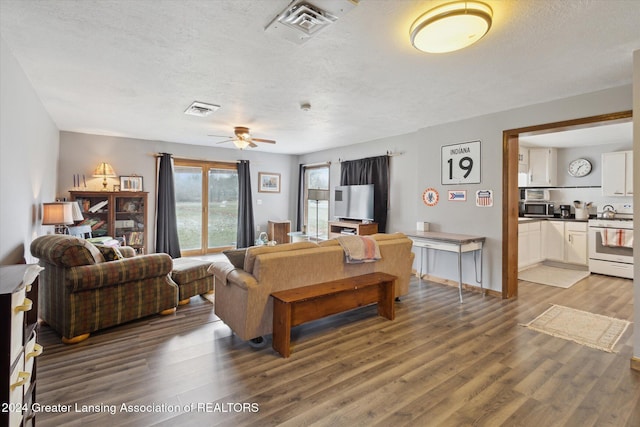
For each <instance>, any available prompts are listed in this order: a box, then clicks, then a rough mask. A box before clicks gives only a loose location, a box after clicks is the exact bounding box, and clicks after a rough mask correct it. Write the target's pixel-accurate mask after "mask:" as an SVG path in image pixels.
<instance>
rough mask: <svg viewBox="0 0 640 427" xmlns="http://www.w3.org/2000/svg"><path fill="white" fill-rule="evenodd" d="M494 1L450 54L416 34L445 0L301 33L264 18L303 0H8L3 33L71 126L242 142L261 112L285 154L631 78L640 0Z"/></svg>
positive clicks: (257, 128) (366, 9)
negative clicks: (467, 42) (203, 111)
mask: <svg viewBox="0 0 640 427" xmlns="http://www.w3.org/2000/svg"><path fill="white" fill-rule="evenodd" d="M310 1H311V2H313V0H310ZM345 1H346V0H345ZM485 1H486V2H487V3H489V4H490V5H491V7H492V8H493V9H494V23H493V27H492V28H491V31H490V32H489V34H488V35H487V36H485V37H484V38H483V39H482V40H481V41H480V42H479V43H477V44H476V45H474V46H472V47H470V48H467V49H465V50H461V51H458V52H454V53H449V54H444V55H428V54H424V53H421V52H419V51H417V50H415V49H414V48H413V47H412V46H411V44H410V42H409V34H408V32H409V27H410V25H411V23H412V22H413V20H414V19H415V18H416V17H417V16H419V15H420V14H421V13H422V12H424V11H426V10H427V9H429V8H431V7H434V6H436V5H438V4H442V3H444V1H402V0H361V1H360V3H359V5H358V6H356V7H355V8H353V9H352V10H351V11H349V12H348V13H347V14H345V15H344V16H342V17H341V18H340V19H339V20H338V21H337V22H336V23H335V24H333V25H332V26H330V27H328V28H327V29H325V30H323V31H322V32H320V33H319V34H317V35H316V36H315V37H314V38H312V39H310V40H309V41H307V42H306V43H305V44H301V45H298V44H295V43H292V42H290V41H288V40H285V39H284V38H281V37H278V36H277V35H274V34H270V33H265V31H264V28H265V26H266V25H267V24H268V23H269V22H270V21H271V20H272V19H273V17H274V16H275V15H277V14H278V13H279V12H280V11H282V10H283V9H284V8H285V7H286V6H287V5H288V4H289V3H290V0H261V1H256V0H230V1H225V0H135V1H134V0H99V1H98V0H39V1H35V0H0V17H1V21H0V22H1V27H0V33H1V35H2V38H3V39H4V41H5V42H6V43H7V45H8V46H9V49H10V50H11V51H12V53H13V54H14V55H15V56H16V58H17V59H18V61H19V62H20V64H21V66H22V67H23V69H24V71H25V73H26V74H27V76H28V77H29V79H30V80H31V82H32V84H33V86H34V88H35V90H36V91H37V93H38V95H39V96H40V98H41V99H42V102H43V103H44V106H45V108H46V109H47V110H48V111H49V113H50V115H51V117H52V119H53V120H54V121H55V123H56V124H57V126H58V128H59V129H61V130H67V131H75V132H85V133H94V134H105V135H118V136H127V137H132V138H144V139H151V140H162V141H173V142H181V143H188V144H199V145H211V146H216V147H229V146H230V145H217V144H216V142H217V141H219V140H220V139H218V138H213V137H209V136H207V135H208V134H216V135H231V134H232V131H233V127H234V126H248V127H250V128H251V131H252V134H253V136H255V137H257V138H268V139H276V140H277V141H278V142H277V144H276V145H274V146H272V145H268V144H263V145H260V147H259V148H257V150H263V151H265V152H266V151H269V152H274V153H291V154H300V153H306V152H312V151H318V150H322V149H326V148H331V147H337V146H342V145H348V144H354V143H359V142H364V141H369V140H373V139H378V138H382V137H387V136H393V135H399V134H405V133H409V132H413V131H415V130H417V129H420V128H424V127H428V126H432V125H436V124H440V123H445V122H451V121H456V120H460V119H464V118H468V117H473V116H478V115H482V114H487V113H491V112H496V111H503V110H507V109H511V108H515V107H520V106H525V105H530V104H534V103H539V102H545V101H549V100H552V99H557V98H564V97H567V96H572V95H577V94H581V93H587V92H592V91H596V90H599V89H605V88H609V87H614V86H619V85H623V84H629V83H631V81H632V52H633V51H634V50H637V49H640V25H639V24H638V23H639V22H640V1H637V0H562V1H560V0H517V1H515V0H501V1H496V0H485ZM192 101H201V102H209V103H213V104H218V105H221V108H220V109H219V110H218V111H217V112H216V113H214V114H213V115H211V116H208V117H205V118H201V117H193V116H187V115H184V114H183V111H184V110H185V109H186V108H187V107H188V106H189V104H191V102H192ZM304 102H309V103H310V104H311V109H310V110H309V111H302V110H301V109H300V104H301V103H304Z"/></svg>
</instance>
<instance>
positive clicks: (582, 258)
mask: <svg viewBox="0 0 640 427" xmlns="http://www.w3.org/2000/svg"><path fill="white" fill-rule="evenodd" d="M564 244H565V246H564V248H565V250H564V253H565V255H564V257H565V262H568V263H571V264H580V265H587V264H588V263H589V258H588V255H587V223H586V222H566V223H565V224H564Z"/></svg>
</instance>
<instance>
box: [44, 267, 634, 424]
mask: <svg viewBox="0 0 640 427" xmlns="http://www.w3.org/2000/svg"><path fill="white" fill-rule="evenodd" d="M519 292H520V296H519V297H518V299H514V300H507V301H504V300H500V299H497V298H494V297H482V296H480V295H479V294H472V293H465V303H464V304H459V303H458V293H457V289H456V288H453V287H449V286H444V285H440V284H435V283H429V282H418V280H417V279H414V281H413V282H412V284H411V291H410V293H409V295H407V296H406V297H404V298H402V300H401V301H400V302H398V303H396V319H395V320H394V321H389V320H386V319H384V318H381V317H378V316H376V308H375V306H369V307H365V308H361V309H358V310H354V311H351V312H348V313H344V314H341V315H337V316H333V317H330V318H327V319H324V320H320V321H316V322H312V323H309V324H305V325H302V326H299V327H296V328H294V330H293V336H292V354H291V357H290V358H288V359H284V358H282V357H280V356H278V355H277V353H275V352H274V351H273V350H272V349H271V347H270V346H268V347H266V348H263V349H260V350H256V349H253V348H250V347H249V346H248V345H247V344H246V343H245V342H243V341H241V340H240V339H238V338H237V337H235V336H234V335H232V334H231V332H230V330H229V328H228V327H227V326H226V325H224V323H222V322H221V321H220V320H219V319H217V318H216V317H215V315H214V314H213V310H212V305H211V304H210V303H209V302H208V301H206V300H204V299H201V298H200V297H196V298H192V302H191V304H189V305H186V306H181V307H179V308H178V310H177V312H176V314H175V315H172V316H153V317H150V318H148V319H144V320H142V321H138V322H133V323H130V324H127V325H123V326H120V327H116V328H113V329H110V330H107V331H104V332H101V333H96V334H93V335H92V336H91V338H89V340H87V341H85V342H83V343H80V344H77V345H74V346H66V345H64V344H61V343H60V340H59V337H58V336H57V335H56V334H55V333H54V332H52V331H51V330H50V329H49V328H48V327H46V326H45V327H42V328H41V332H40V338H39V340H40V342H41V343H42V344H43V345H44V349H45V350H44V353H43V355H42V356H40V358H39V362H38V363H39V365H38V386H37V401H38V403H39V404H41V405H71V412H69V413H52V412H43V413H40V414H38V416H37V418H36V421H37V423H38V425H39V426H41V427H47V426H61V425H77V426H80V425H82V426H105V425H117V426H136V427H138V426H148V425H167V426H175V425H180V426H189V425H193V426H202V425H216V426H217V425H224V426H238V425H243V426H245V425H246V426H265V425H285V426H301V425H318V426H325V425H326V426H329V425H330V426H371V425H377V426H418V425H420V426H463V425H479V426H498V425H505V426H580V427H582V426H638V425H640V373H638V372H636V371H633V370H631V369H630V367H629V364H630V359H631V355H632V348H631V339H632V330H631V329H632V327H633V325H632V327H631V328H628V329H627V331H626V332H625V334H624V335H623V337H622V338H621V340H620V341H619V342H618V344H617V345H616V351H618V352H617V353H606V352H603V351H600V350H594V349H591V348H589V347H585V346H581V345H579V344H575V343H572V342H568V341H565V340H562V339H559V338H554V337H551V336H547V335H544V334H541V333H537V332H534V331H531V330H529V329H527V328H524V327H522V326H519V323H526V322H528V321H530V320H532V319H533V318H535V317H536V316H537V315H539V314H540V313H542V312H543V311H544V310H546V309H547V308H548V306H549V303H555V304H561V305H565V306H569V307H574V308H578V309H582V310H587V311H591V312H594V313H599V314H603V315H607V316H613V317H618V318H621V319H627V320H630V321H633V319H632V316H633V310H632V301H633V295H632V281H630V280H625V279H615V278H610V277H606V276H600V275H592V276H590V277H589V278H587V279H585V280H583V281H581V282H580V283H578V284H576V285H575V286H573V287H571V288H569V289H560V288H553V287H549V286H544V285H536V284H532V283H528V282H521V283H520V287H519ZM123 404H125V405H146V406H140V409H141V410H145V412H137V413H136V412H124V411H123V410H122V405H123ZM207 404H208V405H209V406H207ZM75 405H78V408H77V409H78V410H82V409H83V407H82V405H99V406H100V408H99V409H101V411H102V412H97V413H95V412H77V411H76V407H75ZM111 405H115V406H113V407H112V406H111ZM192 405H193V406H192ZM198 405H200V406H198ZM216 405H217V406H216ZM185 406H187V407H188V409H189V411H185ZM50 409H55V408H50ZM111 409H113V412H114V415H111V414H110V413H109V411H110V410H111Z"/></svg>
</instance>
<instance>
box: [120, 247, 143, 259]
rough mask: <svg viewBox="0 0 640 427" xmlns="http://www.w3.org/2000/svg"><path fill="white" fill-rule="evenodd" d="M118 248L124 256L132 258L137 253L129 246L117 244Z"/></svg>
mask: <svg viewBox="0 0 640 427" xmlns="http://www.w3.org/2000/svg"><path fill="white" fill-rule="evenodd" d="M118 250H119V251H120V253H121V254H122V256H123V257H125V258H133V257H134V256H137V255H138V254H137V253H136V250H135V249H133V248H132V247H131V246H119V247H118Z"/></svg>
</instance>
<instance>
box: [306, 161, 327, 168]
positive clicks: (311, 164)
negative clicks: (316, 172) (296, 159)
mask: <svg viewBox="0 0 640 427" xmlns="http://www.w3.org/2000/svg"><path fill="white" fill-rule="evenodd" d="M330 165H331V162H320V163H306V164H304V165H302V166H304V167H306V168H311V167H315V166H330Z"/></svg>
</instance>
